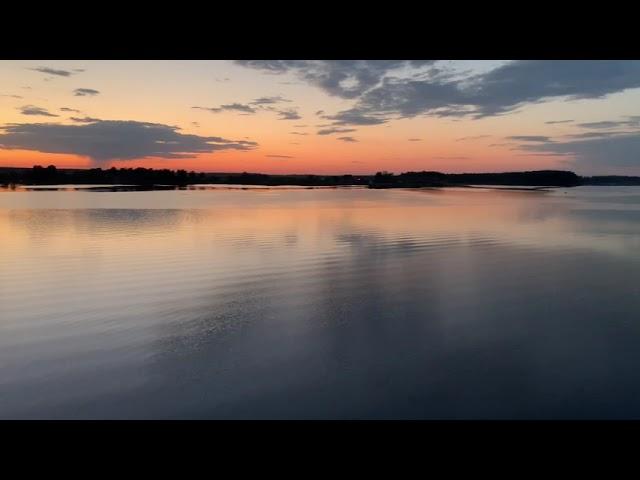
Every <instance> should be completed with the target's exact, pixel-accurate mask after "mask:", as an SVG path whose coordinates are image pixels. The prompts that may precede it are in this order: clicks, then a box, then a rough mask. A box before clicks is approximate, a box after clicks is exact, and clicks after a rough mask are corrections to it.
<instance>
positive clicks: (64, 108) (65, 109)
mask: <svg viewBox="0 0 640 480" xmlns="http://www.w3.org/2000/svg"><path fill="white" fill-rule="evenodd" d="M60 111H61V112H74V113H82V112H81V111H80V110H76V109H75V108H68V107H62V108H60Z"/></svg>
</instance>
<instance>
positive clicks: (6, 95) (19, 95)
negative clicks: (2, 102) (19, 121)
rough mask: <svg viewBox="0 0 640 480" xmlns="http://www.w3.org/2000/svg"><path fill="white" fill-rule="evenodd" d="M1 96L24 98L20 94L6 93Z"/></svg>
mask: <svg viewBox="0 0 640 480" xmlns="http://www.w3.org/2000/svg"><path fill="white" fill-rule="evenodd" d="M0 97H8V98H24V97H22V96H20V95H9V94H4V95H0Z"/></svg>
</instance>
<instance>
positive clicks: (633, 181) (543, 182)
mask: <svg viewBox="0 0 640 480" xmlns="http://www.w3.org/2000/svg"><path fill="white" fill-rule="evenodd" d="M207 184H208V185H249V186H266V187H269V186H271V187H275V186H299V187H340V186H343V187H347V186H362V187H369V188H375V189H388V188H423V187H427V188H442V187H473V188H483V186H484V188H490V187H487V186H505V187H510V188H516V189H517V188H518V187H540V188H544V187H576V186H581V185H602V186H605V185H608V186H621V185H640V177H630V176H616V175H606V176H602V175H601V176H591V177H586V176H579V175H577V174H575V173H574V172H571V171H565V170H534V171H524V172H499V173H442V172H434V171H421V172H405V173H401V174H397V175H396V174H393V173H389V172H378V173H376V174H375V175H350V174H345V175H279V174H261V173H247V172H242V173H204V172H200V173H196V172H193V171H192V172H187V171H186V170H168V169H163V170H154V169H150V168H149V169H147V168H120V169H117V168H115V167H113V168H109V169H104V170H103V169H101V168H91V169H58V168H56V167H55V166H54V165H50V166H48V167H42V166H38V165H36V166H34V167H33V168H12V167H0V185H2V186H5V187H10V186H12V185H13V186H26V185H32V186H46V185H114V186H116V185H122V186H137V187H141V188H146V187H153V188H155V189H161V188H163V186H165V187H166V188H172V187H185V186H188V185H193V186H196V185H207Z"/></svg>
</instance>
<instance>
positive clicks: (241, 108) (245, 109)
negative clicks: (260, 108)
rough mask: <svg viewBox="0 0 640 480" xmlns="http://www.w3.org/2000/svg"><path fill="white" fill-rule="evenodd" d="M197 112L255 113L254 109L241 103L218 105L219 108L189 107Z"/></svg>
mask: <svg viewBox="0 0 640 480" xmlns="http://www.w3.org/2000/svg"><path fill="white" fill-rule="evenodd" d="M191 108H195V109H198V110H206V111H208V112H211V113H221V112H241V113H246V114H254V113H256V109H255V108H253V107H252V106H250V105H247V104H243V103H229V104H226V105H220V106H219V107H191Z"/></svg>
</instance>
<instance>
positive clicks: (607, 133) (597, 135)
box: [564, 130, 637, 138]
mask: <svg viewBox="0 0 640 480" xmlns="http://www.w3.org/2000/svg"><path fill="white" fill-rule="evenodd" d="M633 133H637V132H630V131H610V130H609V131H602V130H601V131H597V132H584V133H574V134H570V135H565V136H564V137H565V138H603V137H613V136H615V135H629V134H633Z"/></svg>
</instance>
